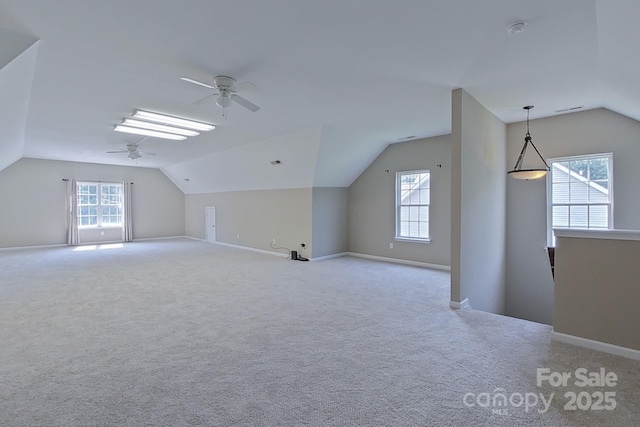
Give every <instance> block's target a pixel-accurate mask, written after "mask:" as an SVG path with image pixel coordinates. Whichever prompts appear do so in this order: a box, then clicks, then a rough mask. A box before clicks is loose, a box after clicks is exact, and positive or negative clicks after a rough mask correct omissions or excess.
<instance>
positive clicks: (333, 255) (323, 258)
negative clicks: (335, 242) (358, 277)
mask: <svg viewBox="0 0 640 427" xmlns="http://www.w3.org/2000/svg"><path fill="white" fill-rule="evenodd" d="M348 255H349V252H340V253H337V254H331V255H325V256H319V257H316V258H311V259H310V261H324V260H326V259H332V258H341V257H343V256H348Z"/></svg>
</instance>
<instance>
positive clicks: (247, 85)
mask: <svg viewBox="0 0 640 427" xmlns="http://www.w3.org/2000/svg"><path fill="white" fill-rule="evenodd" d="M232 89H233V91H234V92H247V91H250V90H255V89H257V87H256V85H254V84H253V83H251V82H242V83H238V84H235V85H233V88H232Z"/></svg>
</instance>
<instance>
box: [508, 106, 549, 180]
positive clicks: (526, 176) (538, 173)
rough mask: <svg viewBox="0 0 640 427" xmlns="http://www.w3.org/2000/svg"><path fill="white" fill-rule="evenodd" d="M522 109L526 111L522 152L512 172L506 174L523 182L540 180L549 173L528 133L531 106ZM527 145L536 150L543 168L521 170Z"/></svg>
mask: <svg viewBox="0 0 640 427" xmlns="http://www.w3.org/2000/svg"><path fill="white" fill-rule="evenodd" d="M522 108H523V109H525V110H527V133H526V134H525V137H524V145H523V146H522V150H521V151H520V155H519V156H518V160H517V161H516V165H515V166H514V167H513V170H511V171H509V172H508V174H509V175H511V176H512V177H514V178H516V179H523V180H530V179H538V178H542V177H543V176H545V175H546V174H547V172H549V165H548V164H547V162H546V161H545V160H544V157H542V154H540V151H538V149H537V148H536V146H535V145H534V144H533V139H532V138H531V133H529V111H531V109H532V108H533V105H527V106H525V107H522ZM529 144H531V146H532V147H533V149H534V150H536V153H537V154H538V157H540V160H542V163H543V164H544V168H535V169H522V162H523V160H524V156H525V154H526V152H527V147H528V146H529Z"/></svg>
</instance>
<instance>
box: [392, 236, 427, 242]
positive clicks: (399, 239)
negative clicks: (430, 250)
mask: <svg viewBox="0 0 640 427" xmlns="http://www.w3.org/2000/svg"><path fill="white" fill-rule="evenodd" d="M393 240H395V241H396V242H409V243H431V239H429V238H426V239H419V238H417V237H397V236H396V237H394V238H393Z"/></svg>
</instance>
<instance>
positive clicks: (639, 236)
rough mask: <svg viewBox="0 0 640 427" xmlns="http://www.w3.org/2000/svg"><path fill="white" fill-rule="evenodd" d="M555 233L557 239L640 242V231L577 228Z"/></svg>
mask: <svg viewBox="0 0 640 427" xmlns="http://www.w3.org/2000/svg"><path fill="white" fill-rule="evenodd" d="M553 232H554V234H555V235H556V237H573V238H582V239H607V240H640V230H594V229H590V230H579V229H575V228H574V229H568V228H554V229H553Z"/></svg>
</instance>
